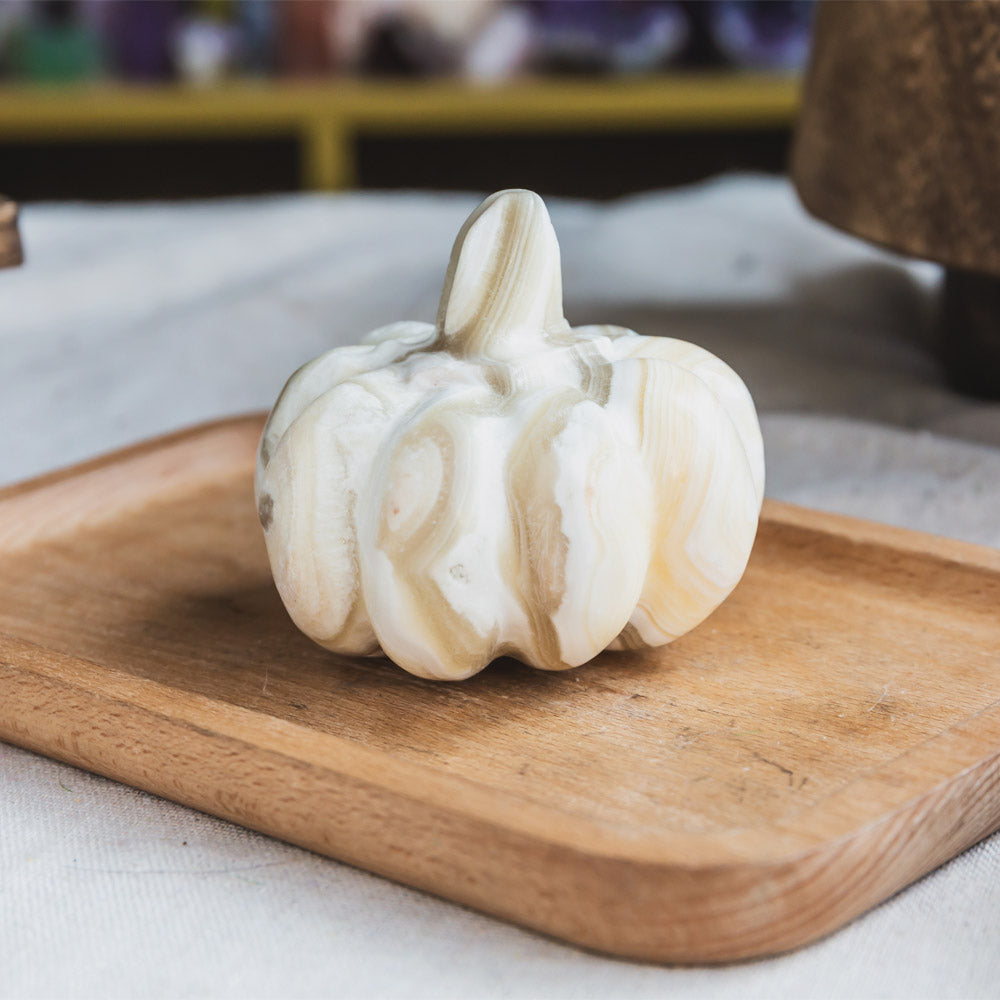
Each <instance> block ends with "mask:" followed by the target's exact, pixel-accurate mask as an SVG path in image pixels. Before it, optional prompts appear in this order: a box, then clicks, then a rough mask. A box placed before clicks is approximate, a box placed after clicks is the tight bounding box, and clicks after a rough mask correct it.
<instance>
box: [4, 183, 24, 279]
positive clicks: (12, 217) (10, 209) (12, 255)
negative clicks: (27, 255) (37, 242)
mask: <svg viewBox="0 0 1000 1000" xmlns="http://www.w3.org/2000/svg"><path fill="white" fill-rule="evenodd" d="M23 263H24V254H23V252H22V250H21V237H20V235H19V234H18V231H17V205H16V204H14V202H12V201H9V200H8V199H7V198H4V196H3V195H0V267H17V266H18V265H19V264H23Z"/></svg>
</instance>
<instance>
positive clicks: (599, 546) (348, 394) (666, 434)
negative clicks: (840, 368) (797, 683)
mask: <svg viewBox="0 0 1000 1000" xmlns="http://www.w3.org/2000/svg"><path fill="white" fill-rule="evenodd" d="M763 488H764V454H763V445H762V442H761V436H760V429H759V427H758V424H757V416H756V413H755V411H754V406H753V402H752V400H751V399H750V395H749V393H748V392H747V390H746V387H745V386H744V385H743V383H742V381H741V380H740V379H739V377H738V376H737V375H736V374H735V373H734V372H733V371H732V370H731V369H730V368H728V367H727V366H726V365H725V364H723V362H721V361H720V360H719V359H718V358H716V357H714V356H713V355H711V354H709V353H708V352H707V351H704V350H702V349H701V348H699V347H696V346H694V345H692V344H687V343H684V342H682V341H678V340H670V339H665V338H654V337H640V336H639V335H638V334H636V333H634V332H632V331H631V330H625V329H622V328H620V327H610V326H590V327H578V328H575V329H574V328H571V327H570V326H569V324H568V323H567V322H566V320H565V318H564V317H563V314H562V287H561V274H560V264H559V247H558V244H557V242H556V238H555V234H554V232H553V229H552V225H551V223H550V222H549V217H548V213H547V212H546V210H545V206H544V204H543V202H542V200H541V199H540V198H539V197H538V196H537V195H535V194H533V193H531V192H530V191H502V192H500V193H498V194H495V195H493V196H492V197H490V198H488V199H486V201H484V202H483V204H482V205H480V206H479V208H478V209H477V210H476V211H475V212H474V213H473V214H472V215H471V216H470V217H469V219H468V221H467V222H466V223H465V225H464V226H463V227H462V230H461V232H460V233H459V235H458V239H457V240H456V242H455V248H454V250H453V252H452V258H451V264H450V266H449V269H448V275H447V278H446V280H445V285H444V292H443V294H442V297H441V307H440V310H439V313H438V320H437V323H436V325H431V324H427V323H415V322H414V323H396V324H393V325H392V326H389V327H384V328H382V329H380V330H376V331H375V332H373V333H371V334H369V335H368V336H367V337H366V338H365V341H364V342H363V343H362V344H361V345H359V346H356V347H346V348H339V349H337V350H333V351H330V352H328V353H327V354H324V355H322V356H321V357H319V358H317V359H316V360H314V361H312V362H310V363H309V364H307V365H305V366H304V367H303V368H301V369H299V371H297V372H296V373H295V374H294V375H293V376H292V377H291V379H289V381H288V384H287V385H286V386H285V388H284V391H283V392H282V394H281V396H280V397H279V399H278V402H277V403H276V404H275V407H274V410H273V411H272V413H271V416H270V419H269V420H268V423H267V426H266V427H265V430H264V434H263V437H262V439H261V446H260V455H259V460H258V463H257V478H256V493H257V502H258V508H259V510H260V512H261V520H262V523H263V525H264V529H265V536H266V540H267V548H268V554H269V556H270V560H271V567H272V570H273V572H274V578H275V582H276V584H277V587H278V591H279V593H280V594H281V597H282V600H283V601H284V603H285V606H286V607H287V608H288V611H289V614H290V615H291V617H292V619H293V620H294V621H295V623H296V624H297V625H298V626H299V628H301V629H302V630H303V631H304V632H305V633H306V634H307V635H309V636H310V637H311V638H313V639H314V640H315V641H316V642H318V643H320V644H321V645H323V646H326V647H328V648H330V649H332V650H336V651H338V652H342V653H353V654H359V653H360V654H373V653H378V652H384V653H386V654H387V655H388V656H389V657H391V658H392V659H393V660H394V661H395V662H396V663H398V664H399V665H400V666H401V667H403V668H404V669H406V670H408V671H410V672H411V673H414V674H417V675H419V676H422V677H431V678H438V679H445V680H458V679H461V678H465V677H469V676H470V675H472V674H475V673H477V672H478V671H480V670H482V669H483V667H485V666H486V665H487V664H488V663H489V662H490V661H491V660H492V659H494V658H495V657H497V656H500V655H512V656H515V657H517V658H518V659H521V660H523V661H524V662H526V663H529V664H531V665H533V666H536V667H540V668H542V669H546V670H561V669H564V668H566V667H573V666H576V665H578V664H580V663H584V662H585V661H587V660H589V659H591V658H592V657H594V656H595V655H596V654H597V653H599V652H600V651H601V650H603V649H605V648H615V649H620V648H628V647H635V646H642V645H660V644H662V643H665V642H669V641H670V640H671V639H674V638H676V637H677V636H679V635H682V634H683V633H684V632H686V631H688V630H689V629H691V628H693V627H694V626H696V625H697V624H698V623H699V622H701V621H702V620H703V619H704V618H705V617H706V616H707V615H708V614H709V613H710V612H711V611H712V610H713V608H715V607H716V606H717V605H718V604H719V603H720V602H721V601H722V600H724V599H725V597H726V596H727V595H728V594H729V593H730V591H731V590H732V589H733V587H735V586H736V584H737V582H738V581H739V579H740V577H741V576H742V574H743V571H744V569H745V567H746V562H747V558H748V557H749V554H750V549H751V546H752V544H753V539H754V535H755V533H756V528H757V519H758V516H759V513H760V505H761V498H762V495H763Z"/></svg>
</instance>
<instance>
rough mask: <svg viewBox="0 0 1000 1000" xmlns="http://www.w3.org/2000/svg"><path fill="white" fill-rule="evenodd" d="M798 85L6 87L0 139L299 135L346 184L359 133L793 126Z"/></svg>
mask: <svg viewBox="0 0 1000 1000" xmlns="http://www.w3.org/2000/svg"><path fill="white" fill-rule="evenodd" d="M799 95H800V82H799V80H798V78H796V77H787V76H770V75H759V74H743V73H736V72H727V73H718V74H691V75H664V76H657V77H645V78H642V79H591V80H579V79H572V80H570V79H535V80H522V81H518V82H515V83H506V84H502V85H496V86H489V85H474V84H469V83H465V82H460V81H455V80H432V81H419V82H413V81H391V82H390V81H361V80H335V81H324V82H316V83H297V82H285V81H281V82H273V81H260V82H255V81H246V82H239V83H231V84H226V85H224V86H219V87H214V88H211V89H205V90H201V89H197V88H191V87H183V86H177V85H170V86H155V87H139V86H124V85H100V86H96V85H95V86H87V87H75V88H72V89H55V88H29V87H15V86H11V85H7V86H4V87H2V88H0V140H2V141H4V142H11V141H14V142H21V141H33V142H39V141H41V142H46V141H66V140H78V141H86V140H88V139H101V140H108V139H115V138H121V139H131V140H135V139H143V138H158V139H164V138H174V139H189V138H204V137H213V136H219V137H233V136H261V137H267V136H288V135H291V136H294V137H295V138H296V139H297V140H298V141H299V142H300V144H301V153H302V155H301V163H302V186H303V187H305V188H309V189H313V190H334V189H338V188H345V187H350V186H351V185H352V183H353V182H354V180H355V162H354V144H355V139H356V137H357V136H358V135H359V134H366V133H369V134H400V135H414V134H436V133H446V134H453V133H458V134H461V133H469V132H480V133H487V132H488V133H500V134H503V133H527V132H550V133H552V132H554V133H564V132H571V131H574V130H575V131H580V130H586V131H591V132H593V131H605V130H606V131H609V132H611V131H615V130H619V131H627V130H630V129H637V128H639V129H645V130H649V129H662V130H670V129H705V130H711V129H723V128H725V129H759V128H776V127H777V128H780V127H790V126H791V124H792V122H793V120H794V117H795V114H796V111H797V110H798V105H799Z"/></svg>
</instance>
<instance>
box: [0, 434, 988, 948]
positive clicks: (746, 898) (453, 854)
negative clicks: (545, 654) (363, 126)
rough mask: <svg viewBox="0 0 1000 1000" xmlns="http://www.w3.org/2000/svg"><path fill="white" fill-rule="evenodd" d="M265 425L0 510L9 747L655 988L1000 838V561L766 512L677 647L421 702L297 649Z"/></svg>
mask: <svg viewBox="0 0 1000 1000" xmlns="http://www.w3.org/2000/svg"><path fill="white" fill-rule="evenodd" d="M260 429H261V420H260V419H259V418H246V419H238V420H233V421H229V422H225V423H221V424H216V425H211V426H208V427H206V428H202V429H196V430H194V431H190V432H186V433H182V434H179V435H175V436H172V437H169V438H165V439H162V440H159V441H154V442H152V443H150V444H147V445H143V446H140V447H137V448H133V449H130V450H129V451H126V452H122V453H120V454H117V455H112V456H110V457H108V458H104V459H100V460H98V461H95V462H91V463H89V464H87V465H84V466H81V467H79V468H76V469H71V470H69V471H67V472H63V473H58V474H55V475H51V476H48V477H46V478H44V479H41V480H37V481H35V482H33V483H28V484H25V485H23V486H18V487H14V488H12V489H8V490H7V491H5V492H4V493H3V494H0V737H2V738H3V739H5V740H8V741H10V742H12V743H16V744H19V745H21V746H24V747H28V748H30V749H32V750H36V751H38V752H40V753H44V754H48V755H50V756H53V757H56V758H58V759H60V760H64V761H68V762H70V763H72V764H75V765H77V766H79V767H84V768H87V769H88V770H91V771H95V772H98V773H100V774H105V775H108V776H109V777H112V778H115V779H118V780H120V781H124V782H127V783H129V784H132V785H135V786H137V787H139V788H144V789H147V790H149V791H151V792H154V793H156V794H159V795H163V796H166V797H167V798H170V799H174V800H176V801H178V802H182V803H186V804H187V805H190V806H194V807H196V808H198V809H203V810H205V811H206V812H210V813H213V814H215V815H217V816H221V817H225V818H226V819H230V820H232V821H234V822H237V823H241V824H244V825H246V826H249V827H252V828H254V829H257V830H261V831H263V832H265V833H268V834H271V835H273V836H276V837H280V838H282V839H284V840H288V841H290V842H292V843H295V844H300V845H302V846H303V847H307V848H310V849H312V850H315V851H319V852H321V853H323V854H327V855H330V856H331V857H335V858H340V859H342V860H344V861H347V862H349V863H351V864H354V865H358V866H360V867H363V868H367V869H370V870H371V871H374V872H378V873H380V874H382V875H385V876H388V877H389V878H393V879H398V880H399V881H401V882H406V883H408V884H410V885H414V886H417V887H419V888H422V889H425V890H427V891H430V892H433V893H437V894H439V895H441V896H444V897H447V898H449V899H453V900H456V901H458V902H460V903H464V904H466V905H468V906H472V907H475V908H477V909H481V910H484V911H486V912H488V913H491V914H495V915H497V916H499V917H503V918H506V919H508V920H511V921H514V922H516V923H519V924H523V925H525V926H528V927H532V928H536V929H538V930H541V931H544V932H546V933H548V934H552V935H554V936H556V937H559V938H563V939H565V940H567V941H571V942H575V943H577V944H580V945H584V946H586V947H590V948H595V949H598V950H601V951H606V952H611V953H614V954H618V955H624V956H629V957H632V958H641V959H652V960H658V961H662V960H669V961H683V962H700V961H725V960H730V959H736V958H742V957H746V956H753V955H764V954H768V953H772V952H777V951H781V950H784V949H788V948H792V947H795V946H796V945H800V944H802V943H804V942H807V941H811V940H813V939H815V938H817V937H819V936H821V935H823V934H826V933H828V932H829V931H832V930H834V929H835V928H837V927H839V926H840V925H841V924H843V923H844V922H846V921H847V920H850V919H851V918H852V917H854V916H856V915H857V914H859V913H861V912H863V911H864V910H866V909H868V908H869V907H871V906H874V905H875V904H876V903H878V902H879V901H881V900H883V899H885V898H886V897H887V896H889V895H891V894H892V893H894V892H896V891H897V890H899V889H901V888H902V887H903V886H905V885H907V884H908V883H910V882H911V881H913V880H914V879H916V878H918V877H919V876H920V875H922V874H923V873H924V872H926V871H928V870H930V869H931V868H933V867H935V866H936V865H939V864H941V863H942V862H944V861H946V860H947V859H949V858H951V857H952V856H953V855H955V854H956V853H958V852H959V851H961V850H963V849H964V848H966V847H968V846H969V845H971V844H973V843H975V842H976V841H977V840H979V839H980V838H982V837H984V836H986V835H987V834H988V833H990V832H991V831H993V830H995V829H997V827H998V826H1000V669H998V668H1000V617H998V615H997V607H998V606H1000V553H998V552H995V551H992V550H987V549H983V548H979V547H976V546H971V545H965V544H960V543H958V542H952V541H945V540H942V539H938V538H934V537H930V536H927V535H921V534H916V533H912V532H906V531H901V530H898V529H892V528H887V527H882V526H878V525H873V524H868V523H864V522H860V521H854V520H850V519H846V518H842V517H835V516H832V515H827V514H821V513H818V512H815V511H808V510H803V509H799V508H794V507H789V506H785V505H781V504H776V503H768V504H767V505H766V507H765V515H764V519H763V521H762V524H761V527H760V533H759V536H758V541H757V545H756V547H755V549H754V553H753V556H752V557H751V561H750V567H749V570H748V572H747V575H746V577H745V578H744V580H743V582H742V583H741V584H740V585H739V586H738V587H737V589H736V591H735V592H734V593H733V595H732V597H731V598H730V599H729V600H728V601H726V602H725V603H724V604H723V605H722V606H721V607H720V608H719V609H718V611H716V612H715V614H713V615H712V616H711V617H710V618H709V619H708V620H707V621H706V622H705V623H704V624H703V625H701V626H700V627H699V628H697V629H695V630H694V631H693V632H691V633H689V634H688V635H686V636H684V637H683V638H682V639H680V640H678V641H677V642H676V643H674V644H673V645H670V646H667V647H663V648H661V649H658V650H654V651H650V652H646V653H643V654H638V653H636V654H633V653H617V654H603V655H602V656H601V657H600V658H599V660H598V661H597V662H594V663H593V664H591V665H587V666H584V667H581V668H579V669H577V670H573V671H569V672H565V673H557V674H553V673H545V672H541V671H536V670H532V669H529V668H527V667H522V666H520V665H518V664H516V663H513V662H501V663H497V664H494V665H493V666H492V667H491V668H490V669H488V670H486V671H484V672H483V673H482V674H480V675H478V676H476V677H474V678H473V679H471V680H468V681H463V682H461V683H456V684H445V683H434V682H429V681H422V680H419V679H417V678H415V677H412V676H410V675H409V674H406V673H404V672H403V671H402V670H400V669H398V668H397V667H394V666H393V665H391V664H389V663H387V662H386V661H384V660H351V659H346V658H342V657H337V656H335V655H333V654H331V653H328V652H325V651H324V650H322V649H320V648H319V647H317V646H314V645H313V644H312V643H310V642H309V641H308V640H307V639H305V638H304V637H303V636H302V635H301V634H300V633H298V632H297V631H296V629H295V628H294V626H293V625H292V624H291V622H290V621H289V619H288V617H287V615H286V614H285V612H284V610H283V608H282V606H281V603H280V601H279V599H278V597H277V594H276V593H275V591H274V587H273V584H272V582H271V578H270V574H269V571H268V565H267V559H266V555H265V552H264V546H263V542H262V538H261V531H260V527H259V525H258V523H257V519H256V512H255V510H254V504H253V497H252V487H251V477H252V472H253V464H254V450H255V446H256V443H257V438H258V435H259V433H260Z"/></svg>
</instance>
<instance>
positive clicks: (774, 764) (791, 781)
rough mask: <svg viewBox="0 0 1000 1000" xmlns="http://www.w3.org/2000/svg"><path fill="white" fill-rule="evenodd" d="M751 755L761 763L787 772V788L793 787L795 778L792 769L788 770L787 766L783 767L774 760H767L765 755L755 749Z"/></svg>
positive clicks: (783, 772) (784, 772)
mask: <svg viewBox="0 0 1000 1000" xmlns="http://www.w3.org/2000/svg"><path fill="white" fill-rule="evenodd" d="M753 755H754V757H756V758H757V760H759V761H760V762H761V763H762V764H770V765H771V767H776V768H777V769H778V770H779V771H780V772H781V773H782V774H787V775H788V787H789V788H792V787H794V785H795V780H794V779H795V774H794V773H793V772H792V771H790V770H789V769H788V768H787V767H785V766H784V765H782V764H779V763H778V762H777V761H775V760H768V759H767V757H764V756H762V755H761V754H759V753H757V751H756V750H754V751H753Z"/></svg>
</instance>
